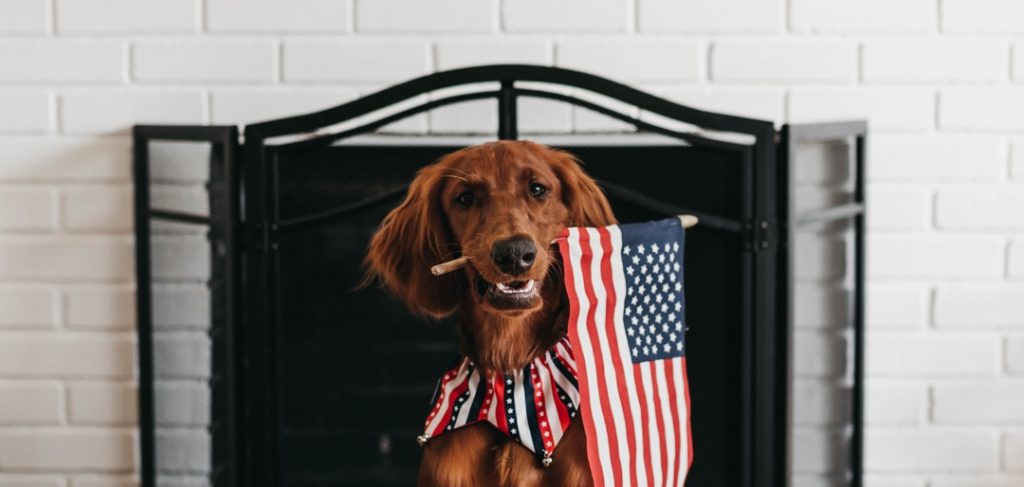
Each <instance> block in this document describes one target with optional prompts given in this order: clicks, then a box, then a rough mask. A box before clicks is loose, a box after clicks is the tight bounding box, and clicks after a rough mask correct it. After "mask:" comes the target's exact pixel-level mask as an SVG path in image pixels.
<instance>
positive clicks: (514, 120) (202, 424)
mask: <svg viewBox="0 0 1024 487" xmlns="http://www.w3.org/2000/svg"><path fill="white" fill-rule="evenodd" d="M425 117H429V118H425ZM566 120H567V121H568V122H567V123H568V126H569V129H568V130H567V129H565V126H566V124H565V123H560V121H566ZM428 125H429V127H430V130H429V131H426V130H425V128H426V127H427V126H428ZM488 130H490V131H492V132H491V133H490V135H480V134H479V132H481V131H488ZM559 131H560V132H561V133H556V132H559ZM520 132H523V133H529V135H528V136H526V137H524V138H527V137H528V138H530V139H533V140H537V141H539V142H543V143H547V144H549V145H552V146H556V147H560V148H564V149H566V150H569V151H570V152H572V153H573V154H575V155H576V156H578V157H579V159H580V160H581V161H582V162H583V163H584V164H585V169H586V171H587V172H588V173H589V174H590V175H591V176H593V177H594V178H595V179H597V180H598V181H599V183H600V185H601V186H602V189H603V190H604V191H605V193H606V195H607V196H608V198H609V200H610V202H611V203H612V206H613V209H614V211H615V213H616V216H617V217H618V219H619V220H620V221H622V222H633V221H644V220H651V219H656V218H663V217H665V216H668V215H674V214H680V213H690V214H694V215H697V216H698V217H700V224H699V225H698V226H697V227H696V228H694V229H693V230H691V231H690V235H691V236H690V237H688V239H687V260H686V271H685V275H686V280H687V282H686V288H687V291H688V295H687V302H688V304H689V305H688V309H687V322H688V323H689V326H690V327H689V330H688V331H687V344H688V350H687V357H688V363H689V367H688V368H689V374H690V382H691V391H690V393H691V399H692V425H693V441H694V445H695V452H696V454H695V461H694V465H693V469H692V471H691V473H690V477H689V479H688V481H687V485H690V486H711V485H742V486H754V485H773V486H782V485H789V484H790V483H791V482H792V483H800V484H803V483H806V482H813V483H814V484H815V485H818V484H822V485H855V486H859V485H861V456H860V451H861V441H862V440H861V434H862V412H861V411H862V407H861V404H862V401H863V398H862V390H863V379H862V376H863V360H862V356H863V338H862V335H863V295H864V289H863V279H864V276H863V266H864V262H863V239H864V205H863V202H864V191H863V152H864V143H865V136H866V133H865V125H864V124H863V123H860V122H854V123H830V124H816V125H806V126H787V127H784V128H783V129H782V130H781V131H779V132H777V131H776V129H775V127H774V126H773V124H772V123H771V122H766V121H759V120H751V119H745V118H740V117H734V116H729V115H722V114H715V113H709V112H703V111H700V110H695V109H692V108H689V107H685V106H682V105H677V104H674V103H671V102H668V101H666V100H663V99H660V98H657V97H654V96H651V95H649V94H646V93H643V92H640V91H637V90H634V89H631V88H628V87H626V86H623V85H620V84H617V83H614V82H611V81H609V80H606V79H602V78H598V77H595V76H592V75H588V74H584V73H579V72H575V71H568V70H563V69H557V68H547V67H539V66H519V65H502V66H484V67H478V68H467V69H460V70H454V71H447V72H443V73H437V74H434V75H429V76H426V77H423V78H419V79H415V80H412V81H409V82H407V83H403V84H401V85H397V86H395V87H392V88H389V89H386V90H384V91H381V92H378V93H376V94H373V95H370V96H367V97H365V98H362V99H359V100H356V101H354V102H351V103H347V104H344V105H341V106H338V107H334V108H331V109H328V110H324V111H322V112H317V113H312V114H308V115H302V116H297V117H291V118H286V119H281V120H275V121H270V122H263V123H258V124H254V125H249V126H247V127H245V128H244V129H243V130H242V131H241V132H239V130H238V129H236V128H235V127H216V126H209V127H176V126H139V127H136V131H135V182H136V200H135V202H136V231H137V239H138V240H137V247H136V248H137V257H138V260H137V263H138V283H139V284H138V304H139V306H138V310H139V360H140V363H139V372H140V406H141V414H140V439H141V445H142V448H141V458H142V466H143V475H142V480H143V484H144V485H146V486H158V485H159V486H163V485H179V484H182V483H186V484H188V485H193V484H195V485H214V486H234V485H245V486H259V485H267V486H277V485H285V486H328V485H409V484H411V483H413V482H414V481H415V475H416V471H417V467H418V463H419V457H420V449H419V447H418V446H417V444H416V442H415V440H414V439H415V437H416V435H417V434H418V432H419V431H418V430H419V429H420V428H421V427H422V420H423V417H424V414H425V413H426V409H427V408H428V404H427V403H428V402H429V399H430V397H429V396H430V394H431V392H432V389H433V386H434V380H435V379H436V377H437V373H438V372H439V371H441V370H444V369H445V368H446V366H447V365H448V364H450V362H451V361H452V359H453V358H454V356H455V354H456V352H457V350H456V339H455V330H454V327H453V324H452V323H450V322H438V323H425V322H423V321H422V320H419V319H416V318H413V317H411V316H410V315H409V314H408V313H407V312H406V310H405V308H404V306H403V305H401V303H399V302H397V301H396V300H395V299H393V298H392V297H390V296H388V295H386V294H385V293H383V292H382V291H380V290H378V289H376V288H358V287H357V284H358V281H359V279H360V278H361V271H360V267H359V263H360V260H361V259H362V257H363V254H364V252H365V249H366V244H367V242H368V241H369V238H370V235H371V234H372V232H373V231H374V229H375V228H376V227H377V225H378V224H379V223H380V221H381V219H382V218H383V216H384V215H385V214H386V213H387V212H388V211H389V210H390V209H391V208H393V207H394V206H395V205H396V204H398V202H399V201H400V200H401V198H402V197H403V196H404V193H405V189H406V186H407V184H408V183H409V181H410V180H411V179H412V177H413V175H414V173H415V171H416V170H417V169H418V168H420V167H422V166H424V165H426V164H429V163H431V162H433V161H435V160H436V159H437V158H438V157H440V156H441V155H443V154H446V153H448V152H451V151H453V150H456V149H459V148H461V147H465V146H467V145H471V144H475V143H479V142H483V141H485V140H488V139H492V138H493V137H494V135H495V134H496V135H497V136H498V137H499V138H503V139H515V138H519V134H520ZM240 136H241V137H240Z"/></svg>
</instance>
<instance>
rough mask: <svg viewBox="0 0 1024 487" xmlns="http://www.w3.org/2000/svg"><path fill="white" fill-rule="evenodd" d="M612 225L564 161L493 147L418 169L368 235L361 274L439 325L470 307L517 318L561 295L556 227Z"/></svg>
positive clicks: (514, 144) (586, 180) (515, 147)
mask: <svg viewBox="0 0 1024 487" xmlns="http://www.w3.org/2000/svg"><path fill="white" fill-rule="evenodd" d="M612 223H614V217H613V216H612V213H611V209H610V207H609V205H608V202H607V200H606V199H605V197H604V195H603V194H602V193H601V191H600V190H599V189H598V187H597V185H596V184H595V183H594V181H593V180H592V179H591V178H590V177H588V176H587V175H586V174H584V173H583V172H582V170H581V169H580V168H579V165H578V164H577V163H576V161H575V159H574V158H573V157H572V156H571V155H570V154H568V153H565V152H562V151H556V150H553V149H550V148H548V147H546V146H543V145H540V144H536V143H532V142H526V141H501V142H492V143H488V144H483V145H479V146H474V147H470V148H467V149H463V150H460V151H457V152H454V153H452V154H449V155H447V156H445V157H443V158H442V159H441V160H440V161H438V162H437V163H436V164H433V165H431V166H427V167H426V168H424V169H423V170H422V171H421V172H420V173H419V174H418V175H417V177H416V179H415V180H414V181H413V183H412V184H411V185H410V189H409V195H408V197H407V198H406V200H405V202H403V203H402V205H400V206H399V207H398V208H396V209H395V210H394V211H392V212H391V214H389V215H388V216H387V217H386V218H385V220H384V223H383V224H382V226H381V229H380V231H378V233H377V234H376V235H375V236H374V238H373V241H372V242H371V244H370V249H369V253H368V255H367V265H368V269H369V272H370V274H371V275H375V276H377V277H379V278H380V279H381V281H382V282H383V283H384V285H385V286H386V287H388V288H389V289H390V290H392V291H393V292H395V293H396V294H398V296H399V297H401V298H402V299H403V300H404V301H405V302H406V303H407V304H408V305H409V306H410V307H411V308H412V309H413V310H414V311H417V312H420V313H423V314H427V315H431V316H435V317H440V316H444V315H446V314H448V313H451V312H452V311H454V309H455V308H456V306H457V305H458V304H459V303H460V302H462V303H466V302H470V303H474V304H475V305H476V307H477V308H478V309H480V310H482V311H483V312H486V313H492V314H500V315H506V316H513V317H514V316H518V315H524V314H529V313H532V312H535V311H537V310H538V309H540V308H541V307H542V306H543V303H544V302H545V301H550V300H551V299H550V297H551V295H552V293H558V292H561V290H560V287H558V286H557V284H558V282H557V281H558V280H559V279H553V278H552V276H553V273H552V269H553V268H554V266H555V265H557V260H556V259H557V252H556V250H555V247H553V246H552V240H553V239H554V238H555V237H556V236H557V235H558V234H559V232H560V231H561V230H562V229H563V228H565V227H567V226H602V225H608V224H612ZM459 254H462V255H464V256H466V257H468V258H469V262H470V264H469V265H468V266H466V267H465V268H464V269H463V270H462V271H459V272H458V273H452V274H451V275H446V276H441V277H434V276H431V275H430V273H429V268H430V266H432V265H435V264H438V263H440V262H442V261H445V260H449V259H452V258H455V257H458V255H459ZM467 294H468V296H467ZM545 295H547V297H548V299H545Z"/></svg>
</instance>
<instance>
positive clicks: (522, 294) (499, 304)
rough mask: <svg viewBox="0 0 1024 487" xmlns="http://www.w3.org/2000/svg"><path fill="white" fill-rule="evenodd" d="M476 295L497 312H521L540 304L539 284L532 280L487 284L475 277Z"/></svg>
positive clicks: (485, 281) (482, 279)
mask: <svg viewBox="0 0 1024 487" xmlns="http://www.w3.org/2000/svg"><path fill="white" fill-rule="evenodd" d="M476 293H477V296H478V297H479V298H480V300H481V301H483V302H485V303H487V304H488V305H490V306H491V307H492V308H495V309H497V310H523V309H529V308H533V307H536V306H537V305H538V304H540V283H539V282H538V281H536V280H533V279H529V280H517V281H508V282H489V281H487V280H486V279H484V278H483V277H480V276H477V278H476Z"/></svg>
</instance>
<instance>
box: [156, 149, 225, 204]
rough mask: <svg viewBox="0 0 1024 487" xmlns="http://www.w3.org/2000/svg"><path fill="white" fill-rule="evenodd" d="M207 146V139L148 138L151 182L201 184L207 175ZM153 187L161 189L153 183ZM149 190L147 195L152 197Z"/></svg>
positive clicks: (208, 171)
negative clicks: (159, 139) (204, 140)
mask: <svg viewBox="0 0 1024 487" xmlns="http://www.w3.org/2000/svg"><path fill="white" fill-rule="evenodd" d="M210 149H211V146H210V144H209V143H207V142H187V141H173V142H172V141H155V140H154V141H151V142H150V143H149V158H150V159H149V178H150V180H151V181H153V182H155V183H167V182H170V183H174V185H182V184H183V183H193V184H194V185H200V186H201V185H202V184H205V183H206V181H207V180H208V179H209V177H210V161H209V158H210ZM153 189H154V190H158V189H161V187H160V186H159V185H156V184H154V186H153ZM156 196H157V195H156V194H150V197H151V198H153V197H156Z"/></svg>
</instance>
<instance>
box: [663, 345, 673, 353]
mask: <svg viewBox="0 0 1024 487" xmlns="http://www.w3.org/2000/svg"><path fill="white" fill-rule="evenodd" d="M671 350H672V345H669V344H667V343H666V344H665V352H669V351H671Z"/></svg>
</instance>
